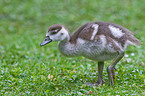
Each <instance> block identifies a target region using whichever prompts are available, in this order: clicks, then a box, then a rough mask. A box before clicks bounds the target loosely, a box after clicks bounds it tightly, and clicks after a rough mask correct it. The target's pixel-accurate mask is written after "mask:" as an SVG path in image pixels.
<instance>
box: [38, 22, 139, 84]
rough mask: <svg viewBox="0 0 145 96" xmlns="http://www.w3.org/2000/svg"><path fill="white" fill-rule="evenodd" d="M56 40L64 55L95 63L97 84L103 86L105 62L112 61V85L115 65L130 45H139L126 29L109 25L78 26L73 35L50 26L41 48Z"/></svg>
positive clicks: (63, 28)
mask: <svg viewBox="0 0 145 96" xmlns="http://www.w3.org/2000/svg"><path fill="white" fill-rule="evenodd" d="M52 41H59V43H58V49H59V51H60V52H61V53H62V54H63V55H65V56H67V57H73V56H84V57H86V58H89V59H91V60H94V61H98V80H97V84H98V85H102V84H103V82H104V80H103V67H104V61H107V60H111V59H114V60H113V62H112V63H111V64H110V65H109V66H108V67H107V73H108V77H109V82H110V84H111V85H113V84H114V81H113V80H114V78H115V72H114V71H115V65H116V64H117V63H118V62H119V61H120V60H121V58H122V57H123V56H124V53H125V50H126V48H127V46H128V45H129V44H131V45H136V44H140V41H139V40H138V39H136V38H135V37H134V36H133V34H132V32H130V31H129V30H128V29H126V28H124V27H122V26H120V25H116V24H113V23H108V22H89V23H86V24H84V25H82V26H81V27H79V28H78V29H77V30H76V31H75V32H74V34H73V35H72V36H70V35H69V32H68V30H67V29H66V28H65V27H64V26H63V25H58V24H57V25H52V26H51V27H49V28H48V31H47V33H46V37H45V39H44V41H43V42H42V43H41V44H40V46H43V45H46V44H48V43H50V42H52Z"/></svg>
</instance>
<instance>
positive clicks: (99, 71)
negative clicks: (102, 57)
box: [97, 62, 105, 85]
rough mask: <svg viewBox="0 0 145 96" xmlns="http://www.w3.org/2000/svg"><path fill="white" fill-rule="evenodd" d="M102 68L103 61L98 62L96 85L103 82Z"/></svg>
mask: <svg viewBox="0 0 145 96" xmlns="http://www.w3.org/2000/svg"><path fill="white" fill-rule="evenodd" d="M103 68H104V62H98V80H97V84H98V85H102V84H103V83H104V82H105V81H104V80H103Z"/></svg>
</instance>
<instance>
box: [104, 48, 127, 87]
mask: <svg viewBox="0 0 145 96" xmlns="http://www.w3.org/2000/svg"><path fill="white" fill-rule="evenodd" d="M124 54H125V52H124V51H119V52H118V56H117V57H116V58H115V59H114V60H113V62H112V63H111V64H110V65H109V66H108V67H107V73H108V78H109V82H110V85H114V81H113V80H114V78H115V72H114V71H115V65H116V64H117V63H118V62H119V61H120V60H121V59H122V57H123V56H124Z"/></svg>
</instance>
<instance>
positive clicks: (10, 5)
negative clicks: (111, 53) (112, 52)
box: [0, 0, 145, 96]
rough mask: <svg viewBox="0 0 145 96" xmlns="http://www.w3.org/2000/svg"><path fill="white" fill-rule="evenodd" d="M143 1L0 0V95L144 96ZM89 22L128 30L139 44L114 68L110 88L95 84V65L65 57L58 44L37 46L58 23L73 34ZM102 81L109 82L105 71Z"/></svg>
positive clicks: (129, 50)
mask: <svg viewBox="0 0 145 96" xmlns="http://www.w3.org/2000/svg"><path fill="white" fill-rule="evenodd" d="M144 4H145V1H144V0H140V1H138V0H81V1H78V0H29V1H28V0H1V1H0V95H5V96H9V95H10V96H11V95H15V96H16V95H34V96H36V95H48V96H49V95H55V96H56V95H92V96H93V95H94V96H96V95H98V96H100V95H116V96H124V95H129V96H130V95H133V96H143V95H144V94H145V59H144V56H145V52H144V50H145V44H144V41H145V37H144V35H145V31H144V30H145V26H144V18H145V13H144V10H145V6H144ZM88 21H107V22H113V23H116V24H119V25H122V26H124V27H126V28H128V29H129V30H131V31H132V32H133V33H134V34H135V36H136V37H137V38H138V39H139V40H141V42H143V44H142V45H141V46H139V47H134V46H130V47H128V49H127V51H126V56H125V57H124V58H123V59H122V60H121V61H120V62H119V63H118V64H117V66H116V67H117V71H116V79H115V85H114V86H108V84H109V83H108V82H106V84H104V85H103V86H93V87H90V86H86V85H85V82H96V80H97V75H98V72H97V62H93V61H91V60H88V59H85V58H83V57H77V58H66V57H64V56H62V55H61V54H60V53H59V52H58V50H57V47H56V46H57V43H56V42H55V43H51V44H49V45H46V46H45V47H40V46H39V45H40V43H41V41H42V40H43V38H44V37H45V32H46V30H47V28H48V26H50V25H52V24H63V25H66V26H67V27H68V29H69V30H71V32H73V31H74V30H75V29H76V28H77V27H78V26H80V25H82V24H84V23H86V22H88ZM110 62H111V61H107V62H106V64H105V69H104V74H103V75H104V79H105V81H108V77H107V72H106V67H107V66H108V65H109V63H110Z"/></svg>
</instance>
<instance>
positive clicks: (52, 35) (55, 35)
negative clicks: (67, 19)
mask: <svg viewBox="0 0 145 96" xmlns="http://www.w3.org/2000/svg"><path fill="white" fill-rule="evenodd" d="M69 38H70V37H69V33H68V31H67V29H66V28H65V27H64V26H63V25H58V24H57V25H52V26H50V27H49V28H48V30H47V33H46V37H45V39H44V40H43V41H42V43H41V44H40V46H43V45H46V44H48V43H50V42H52V41H63V40H66V39H67V40H69Z"/></svg>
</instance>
